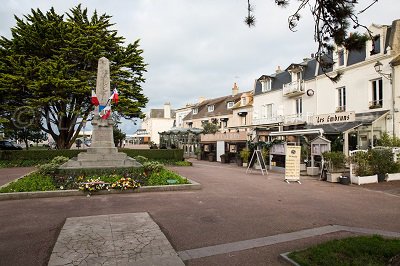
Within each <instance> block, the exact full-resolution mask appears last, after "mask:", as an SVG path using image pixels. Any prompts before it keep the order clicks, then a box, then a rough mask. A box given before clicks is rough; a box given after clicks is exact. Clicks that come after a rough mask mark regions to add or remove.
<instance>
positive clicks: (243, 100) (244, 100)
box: [241, 97, 247, 105]
mask: <svg viewBox="0 0 400 266" xmlns="http://www.w3.org/2000/svg"><path fill="white" fill-rule="evenodd" d="M246 104H247V100H246V97H242V102H241V105H246Z"/></svg>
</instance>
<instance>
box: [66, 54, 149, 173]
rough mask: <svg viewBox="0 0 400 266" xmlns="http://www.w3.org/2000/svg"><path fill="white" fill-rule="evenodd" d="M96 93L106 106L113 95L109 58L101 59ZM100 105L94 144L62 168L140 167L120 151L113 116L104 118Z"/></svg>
mask: <svg viewBox="0 0 400 266" xmlns="http://www.w3.org/2000/svg"><path fill="white" fill-rule="evenodd" d="M96 95H97V98H98V100H99V103H100V105H102V106H105V105H106V104H107V101H108V99H109V98H110V95H111V90H110V62H109V60H108V59H107V58H105V57H102V58H100V59H99V63H98V69H97V81H96ZM100 105H99V106H96V107H95V110H94V117H93V120H92V126H93V131H92V145H91V146H90V147H89V148H87V152H81V153H79V154H78V157H74V158H72V159H71V160H69V161H68V162H66V163H65V164H63V165H62V166H61V167H60V168H61V169H79V168H113V167H139V166H141V164H140V163H138V162H137V161H136V160H134V159H133V158H131V157H128V156H127V155H126V154H125V153H123V152H118V149H117V148H116V147H115V144H114V137H113V125H114V122H113V120H112V117H111V116H110V117H108V118H107V119H102V118H101V117H100V113H99V108H100Z"/></svg>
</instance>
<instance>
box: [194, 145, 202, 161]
mask: <svg viewBox="0 0 400 266" xmlns="http://www.w3.org/2000/svg"><path fill="white" fill-rule="evenodd" d="M194 154H195V155H196V158H197V160H201V149H200V148H196V149H195V150H194Z"/></svg>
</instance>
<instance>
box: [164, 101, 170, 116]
mask: <svg viewBox="0 0 400 266" xmlns="http://www.w3.org/2000/svg"><path fill="white" fill-rule="evenodd" d="M164 118H171V104H170V103H164Z"/></svg>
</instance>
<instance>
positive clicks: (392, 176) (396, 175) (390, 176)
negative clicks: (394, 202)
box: [386, 173, 400, 181]
mask: <svg viewBox="0 0 400 266" xmlns="http://www.w3.org/2000/svg"><path fill="white" fill-rule="evenodd" d="M395 180H400V173H394V174H386V181H395Z"/></svg>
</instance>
